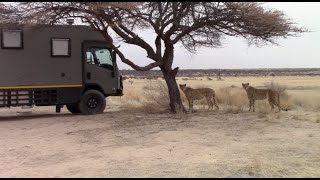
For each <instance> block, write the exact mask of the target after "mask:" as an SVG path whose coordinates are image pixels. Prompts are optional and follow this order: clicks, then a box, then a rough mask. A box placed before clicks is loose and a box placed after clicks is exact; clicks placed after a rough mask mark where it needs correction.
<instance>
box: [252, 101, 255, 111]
mask: <svg viewBox="0 0 320 180" xmlns="http://www.w3.org/2000/svg"><path fill="white" fill-rule="evenodd" d="M254 103H255V100H254V99H252V109H253V112H255V106H254Z"/></svg>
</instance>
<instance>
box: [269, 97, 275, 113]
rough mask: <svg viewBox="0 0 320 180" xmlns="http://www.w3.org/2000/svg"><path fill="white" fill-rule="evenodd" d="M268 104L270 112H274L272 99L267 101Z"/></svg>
mask: <svg viewBox="0 0 320 180" xmlns="http://www.w3.org/2000/svg"><path fill="white" fill-rule="evenodd" d="M268 102H269V104H270V106H271V111H273V110H274V106H273V102H272V99H270V98H269V99H268Z"/></svg>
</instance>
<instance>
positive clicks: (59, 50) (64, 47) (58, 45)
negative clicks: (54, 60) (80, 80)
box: [51, 38, 71, 57]
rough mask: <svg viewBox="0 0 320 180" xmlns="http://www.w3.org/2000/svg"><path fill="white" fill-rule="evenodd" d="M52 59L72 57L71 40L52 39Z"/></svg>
mask: <svg viewBox="0 0 320 180" xmlns="http://www.w3.org/2000/svg"><path fill="white" fill-rule="evenodd" d="M51 56H52V57H70V56H71V40H70V38H51Z"/></svg>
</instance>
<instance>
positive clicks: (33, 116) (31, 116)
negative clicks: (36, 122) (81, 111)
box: [0, 113, 81, 122]
mask: <svg viewBox="0 0 320 180" xmlns="http://www.w3.org/2000/svg"><path fill="white" fill-rule="evenodd" d="M72 116H81V115H77V114H71V113H61V114H32V113H30V114H29V113H28V114H27V113H19V114H17V115H9V116H0V122H2V121H23V120H32V119H40V118H59V117H72Z"/></svg>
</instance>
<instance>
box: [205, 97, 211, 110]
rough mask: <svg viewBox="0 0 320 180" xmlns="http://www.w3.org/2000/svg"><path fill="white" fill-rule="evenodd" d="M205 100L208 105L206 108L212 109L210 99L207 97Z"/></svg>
mask: <svg viewBox="0 0 320 180" xmlns="http://www.w3.org/2000/svg"><path fill="white" fill-rule="evenodd" d="M206 99H207V103H208V106H209V108H208V109H213V103H212V100H211V98H210V97H207V98H206Z"/></svg>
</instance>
